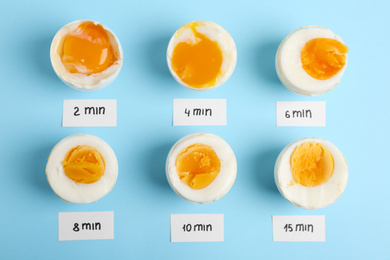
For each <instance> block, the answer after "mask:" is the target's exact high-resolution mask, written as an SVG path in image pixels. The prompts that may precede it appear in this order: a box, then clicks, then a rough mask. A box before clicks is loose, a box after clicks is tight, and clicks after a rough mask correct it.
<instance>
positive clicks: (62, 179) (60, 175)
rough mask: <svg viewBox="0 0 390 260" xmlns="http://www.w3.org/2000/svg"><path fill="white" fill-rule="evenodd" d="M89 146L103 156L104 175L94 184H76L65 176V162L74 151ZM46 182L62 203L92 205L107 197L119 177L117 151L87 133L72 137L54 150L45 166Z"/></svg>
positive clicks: (64, 140)
mask: <svg viewBox="0 0 390 260" xmlns="http://www.w3.org/2000/svg"><path fill="white" fill-rule="evenodd" d="M79 145H89V146H92V147H94V148H96V149H97V150H98V151H99V152H100V154H101V155H102V157H103V159H104V162H105V166H106V169H105V171H104V174H103V176H102V177H101V178H100V179H99V180H98V181H96V182H94V183H89V184H85V183H77V182H74V181H73V180H71V179H70V178H68V176H66V175H65V173H64V168H63V166H62V163H61V162H62V161H63V160H64V159H65V156H66V154H67V153H68V151H69V150H71V149H72V148H74V147H76V146H79ZM46 176H47V180H48V182H49V184H50V186H51V188H52V189H53V191H54V192H55V193H56V194H57V195H58V196H59V197H60V198H61V199H63V200H65V201H68V202H73V203H90V202H95V201H97V200H99V199H100V198H102V197H104V196H105V195H106V194H108V193H109V192H110V191H111V190H112V188H113V187H114V185H115V182H116V179H117V176H118V161H117V159H116V156H115V153H114V151H113V150H112V149H111V147H110V146H109V145H108V144H107V143H106V142H104V141H103V140H102V139H100V138H98V137H96V136H92V135H86V134H76V135H71V136H68V137H66V138H65V139H63V140H62V141H60V142H59V143H58V144H57V145H56V146H54V148H53V149H52V151H51V153H50V155H49V159H48V162H47V164H46Z"/></svg>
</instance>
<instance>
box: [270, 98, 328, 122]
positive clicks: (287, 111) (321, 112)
mask: <svg viewBox="0 0 390 260" xmlns="http://www.w3.org/2000/svg"><path fill="white" fill-rule="evenodd" d="M276 125H277V126H326V103H325V101H296V102H276Z"/></svg>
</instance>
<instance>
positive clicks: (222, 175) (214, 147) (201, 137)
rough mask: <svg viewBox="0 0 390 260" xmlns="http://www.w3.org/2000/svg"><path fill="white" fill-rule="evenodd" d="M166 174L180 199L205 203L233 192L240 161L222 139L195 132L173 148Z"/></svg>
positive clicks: (168, 159)
mask: <svg viewBox="0 0 390 260" xmlns="http://www.w3.org/2000/svg"><path fill="white" fill-rule="evenodd" d="M166 175H167V179H168V182H169V184H170V186H171V187H172V189H173V190H174V191H175V192H176V193H177V194H178V195H179V196H181V197H182V198H184V199H186V200H188V201H190V202H194V203H199V204H206V203H209V202H213V201H216V200H218V199H219V198H221V197H222V196H224V195H225V194H226V193H227V192H228V191H229V190H230V188H231V187H232V185H233V183H234V181H235V179H236V175H237V162H236V158H235V156H234V153H233V151H232V149H231V148H230V146H229V145H228V144H227V143H226V142H225V141H224V140H223V139H222V138H220V137H218V136H216V135H213V134H209V133H195V134H191V135H188V136H185V137H183V138H182V139H180V140H179V141H178V142H177V143H176V144H175V145H174V146H173V147H172V149H171V150H170V152H169V154H168V157H167V162H166Z"/></svg>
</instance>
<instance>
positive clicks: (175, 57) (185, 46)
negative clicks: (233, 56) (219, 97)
mask: <svg viewBox="0 0 390 260" xmlns="http://www.w3.org/2000/svg"><path fill="white" fill-rule="evenodd" d="M197 25H198V24H197V23H192V24H191V26H190V28H191V30H192V32H193V34H194V35H195V38H196V42H195V43H189V42H180V43H178V44H177V45H176V46H175V49H174V50H173V54H172V69H173V71H174V72H175V73H176V74H177V76H179V78H180V79H181V80H182V81H183V82H184V83H187V84H188V85H189V86H191V87H194V88H203V87H211V86H213V85H215V82H216V80H217V77H218V75H219V73H220V70H221V65H222V51H221V48H220V47H219V45H218V43H217V42H216V41H212V40H210V39H209V38H207V36H205V35H204V34H201V33H199V32H198V31H197V30H196V28H195V27H196V26H197ZM205 85H206V86H205Z"/></svg>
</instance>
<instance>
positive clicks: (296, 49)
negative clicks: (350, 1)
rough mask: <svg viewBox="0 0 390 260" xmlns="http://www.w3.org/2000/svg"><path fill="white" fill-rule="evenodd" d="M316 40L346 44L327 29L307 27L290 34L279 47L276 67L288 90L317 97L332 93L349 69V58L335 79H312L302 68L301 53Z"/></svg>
mask: <svg viewBox="0 0 390 260" xmlns="http://www.w3.org/2000/svg"><path fill="white" fill-rule="evenodd" d="M315 38H330V39H335V40H337V41H339V42H342V43H344V42H343V40H342V39H341V38H340V37H339V36H337V35H335V34H334V33H333V32H332V31H331V30H329V29H327V28H324V27H320V26H306V27H302V28H299V29H297V30H295V31H293V32H292V33H290V34H289V35H288V36H287V37H286V38H285V39H284V40H283V41H282V43H281V44H280V45H279V48H278V51H277V53H276V58H275V66H276V72H277V74H278V76H279V79H280V81H281V82H282V83H283V85H285V86H286V87H287V88H288V89H290V90H291V91H293V92H295V93H298V94H301V95H308V96H316V95H322V94H324V93H326V92H328V91H330V90H331V89H333V88H334V87H335V86H336V85H337V84H338V83H339V82H340V80H341V77H342V76H343V74H344V71H345V68H346V67H347V62H348V58H347V60H346V62H345V65H344V67H343V68H342V69H341V70H340V71H339V72H338V73H337V74H336V75H334V76H333V77H331V78H329V79H326V80H319V79H315V78H313V77H311V76H310V75H309V74H308V73H307V72H306V71H305V70H304V69H303V68H302V61H301V51H302V49H303V46H304V45H305V44H306V43H307V42H308V41H310V40H312V39H315Z"/></svg>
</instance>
